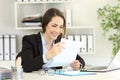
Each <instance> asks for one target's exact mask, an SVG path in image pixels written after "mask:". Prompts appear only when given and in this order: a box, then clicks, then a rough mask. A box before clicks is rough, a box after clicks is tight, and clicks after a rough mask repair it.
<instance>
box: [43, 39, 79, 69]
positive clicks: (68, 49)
mask: <svg viewBox="0 0 120 80" xmlns="http://www.w3.org/2000/svg"><path fill="white" fill-rule="evenodd" d="M61 41H64V42H65V44H64V45H63V46H64V49H62V52H61V53H60V54H58V55H56V56H55V57H54V58H53V59H52V61H51V62H50V63H48V64H45V65H44V67H56V66H69V65H70V64H71V63H72V62H73V61H74V60H75V59H76V56H77V53H78V52H79V50H80V46H81V43H80V42H77V41H71V40H67V39H61Z"/></svg>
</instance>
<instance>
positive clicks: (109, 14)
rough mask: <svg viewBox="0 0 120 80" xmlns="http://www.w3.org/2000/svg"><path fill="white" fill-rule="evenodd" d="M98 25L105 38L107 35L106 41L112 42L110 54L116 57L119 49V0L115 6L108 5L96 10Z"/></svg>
mask: <svg viewBox="0 0 120 80" xmlns="http://www.w3.org/2000/svg"><path fill="white" fill-rule="evenodd" d="M97 14H98V18H99V20H100V25H101V27H102V30H103V35H104V36H105V35H106V34H107V33H109V34H108V35H109V38H108V40H110V41H112V42H113V46H112V53H113V55H116V53H117V52H118V50H119V49H120V0H118V4H117V5H116V6H111V5H109V4H107V5H105V6H104V7H103V8H99V9H98V10H97Z"/></svg>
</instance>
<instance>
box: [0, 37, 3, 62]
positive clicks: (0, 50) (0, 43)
mask: <svg viewBox="0 0 120 80" xmlns="http://www.w3.org/2000/svg"><path fill="white" fill-rule="evenodd" d="M0 60H3V35H0Z"/></svg>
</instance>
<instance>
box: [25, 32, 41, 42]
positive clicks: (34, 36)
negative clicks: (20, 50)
mask: <svg viewBox="0 0 120 80" xmlns="http://www.w3.org/2000/svg"><path fill="white" fill-rule="evenodd" d="M40 39H41V37H40V33H37V34H30V35H24V36H23V41H24V40H27V41H32V42H33V41H36V40H37V41H38V40H40Z"/></svg>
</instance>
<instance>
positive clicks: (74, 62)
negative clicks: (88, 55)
mask: <svg viewBox="0 0 120 80" xmlns="http://www.w3.org/2000/svg"><path fill="white" fill-rule="evenodd" d="M80 64H81V63H80V62H79V61H78V60H75V61H73V63H72V64H71V67H72V69H73V70H79V69H80Z"/></svg>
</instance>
